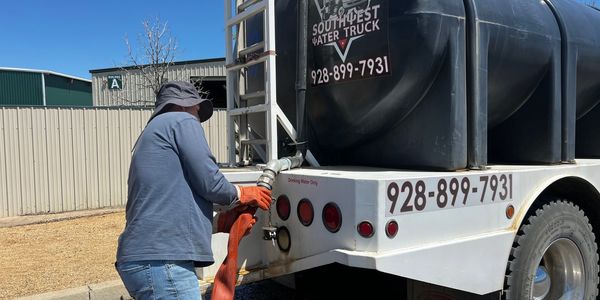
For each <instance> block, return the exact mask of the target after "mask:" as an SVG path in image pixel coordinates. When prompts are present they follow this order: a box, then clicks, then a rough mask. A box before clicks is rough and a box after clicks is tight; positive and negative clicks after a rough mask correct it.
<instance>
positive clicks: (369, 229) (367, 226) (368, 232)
mask: <svg viewBox="0 0 600 300" xmlns="http://www.w3.org/2000/svg"><path fill="white" fill-rule="evenodd" d="M356 229H357V230H358V233H359V234H360V235H361V236H362V237H366V238H370V237H372V236H373V233H375V230H373V224H371V223H370V222H368V221H362V222H360V223H359V224H358V226H357V227H356Z"/></svg>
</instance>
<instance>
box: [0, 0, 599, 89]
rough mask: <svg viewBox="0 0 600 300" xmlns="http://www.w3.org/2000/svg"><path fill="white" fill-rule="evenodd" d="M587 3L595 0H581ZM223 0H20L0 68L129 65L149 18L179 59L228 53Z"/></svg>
mask: <svg viewBox="0 0 600 300" xmlns="http://www.w3.org/2000/svg"><path fill="white" fill-rule="evenodd" d="M579 1H582V2H585V1H591V0H579ZM223 2H224V1H222V0H174V1H157V0H102V1H99V0H54V1H50V0H14V1H3V3H2V9H1V10H0V28H2V30H1V32H2V35H1V40H0V67H15V68H28V69H42V70H50V71H55V72H60V73H65V74H69V75H73V76H78V77H83V78H91V75H90V73H89V70H92V69H102V68H112V67H116V66H121V65H124V64H126V63H127V48H126V46H125V42H124V38H125V36H126V35H127V36H129V39H130V41H131V42H132V43H133V45H135V43H136V36H137V35H138V34H140V33H142V32H143V27H142V24H141V22H142V21H143V20H144V19H148V18H154V17H157V16H158V17H160V18H161V20H163V21H167V22H168V25H169V28H170V30H171V33H172V35H173V36H174V37H175V38H176V39H177V41H178V45H179V50H180V51H179V52H178V55H177V56H176V57H175V60H177V61H181V60H193V59H204V58H215V57H223V56H224V55H225V54H224V53H225V50H224V36H223V35H224V29H223V27H224V25H223V23H224V21H223Z"/></svg>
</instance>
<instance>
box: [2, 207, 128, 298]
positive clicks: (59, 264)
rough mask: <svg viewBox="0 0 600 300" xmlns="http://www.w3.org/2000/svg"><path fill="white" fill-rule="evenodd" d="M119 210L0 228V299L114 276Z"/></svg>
mask: <svg viewBox="0 0 600 300" xmlns="http://www.w3.org/2000/svg"><path fill="white" fill-rule="evenodd" d="M124 225H125V217H124V213H123V212H119V213H111V214H105V215H100V216H91V217H85V218H78V219H72V220H65V221H58V222H50V223H44V224H35V225H25V226H18V227H8V228H0V245H1V247H0V270H2V271H1V272H0V299H10V298H15V297H19V296H26V295H32V294H38V293H45V292H50V291H56V290H62V289H67V288H74V287H79V286H83V285H87V284H92V283H99V282H103V281H109V280H116V279H119V275H118V274H117V272H116V271H115V270H114V267H113V263H114V260H115V251H116V247H117V238H118V236H119V234H120V233H121V231H122V230H123V227H124Z"/></svg>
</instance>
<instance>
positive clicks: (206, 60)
mask: <svg viewBox="0 0 600 300" xmlns="http://www.w3.org/2000/svg"><path fill="white" fill-rule="evenodd" d="M211 62H223V63H225V58H224V57H219V58H208V59H198V60H185V61H174V62H173V65H174V66H179V65H192V64H202V63H211ZM144 66H146V65H144ZM123 69H125V70H134V69H136V67H135V66H126V67H122V68H121V67H119V68H107V69H95V70H90V73H92V74H94V73H106V72H115V71H122V70H123Z"/></svg>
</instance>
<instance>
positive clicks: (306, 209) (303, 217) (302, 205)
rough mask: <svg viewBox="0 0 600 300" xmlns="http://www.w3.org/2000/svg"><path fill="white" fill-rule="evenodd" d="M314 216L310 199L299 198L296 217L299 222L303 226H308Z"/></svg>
mask: <svg viewBox="0 0 600 300" xmlns="http://www.w3.org/2000/svg"><path fill="white" fill-rule="evenodd" d="M314 218H315V211H314V210H313V206H312V204H311V203H310V201H309V200H308V199H306V198H305V199H302V200H300V202H299V203H298V219H300V223H302V225H304V226H309V225H310V224H312V222H313V219H314Z"/></svg>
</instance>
